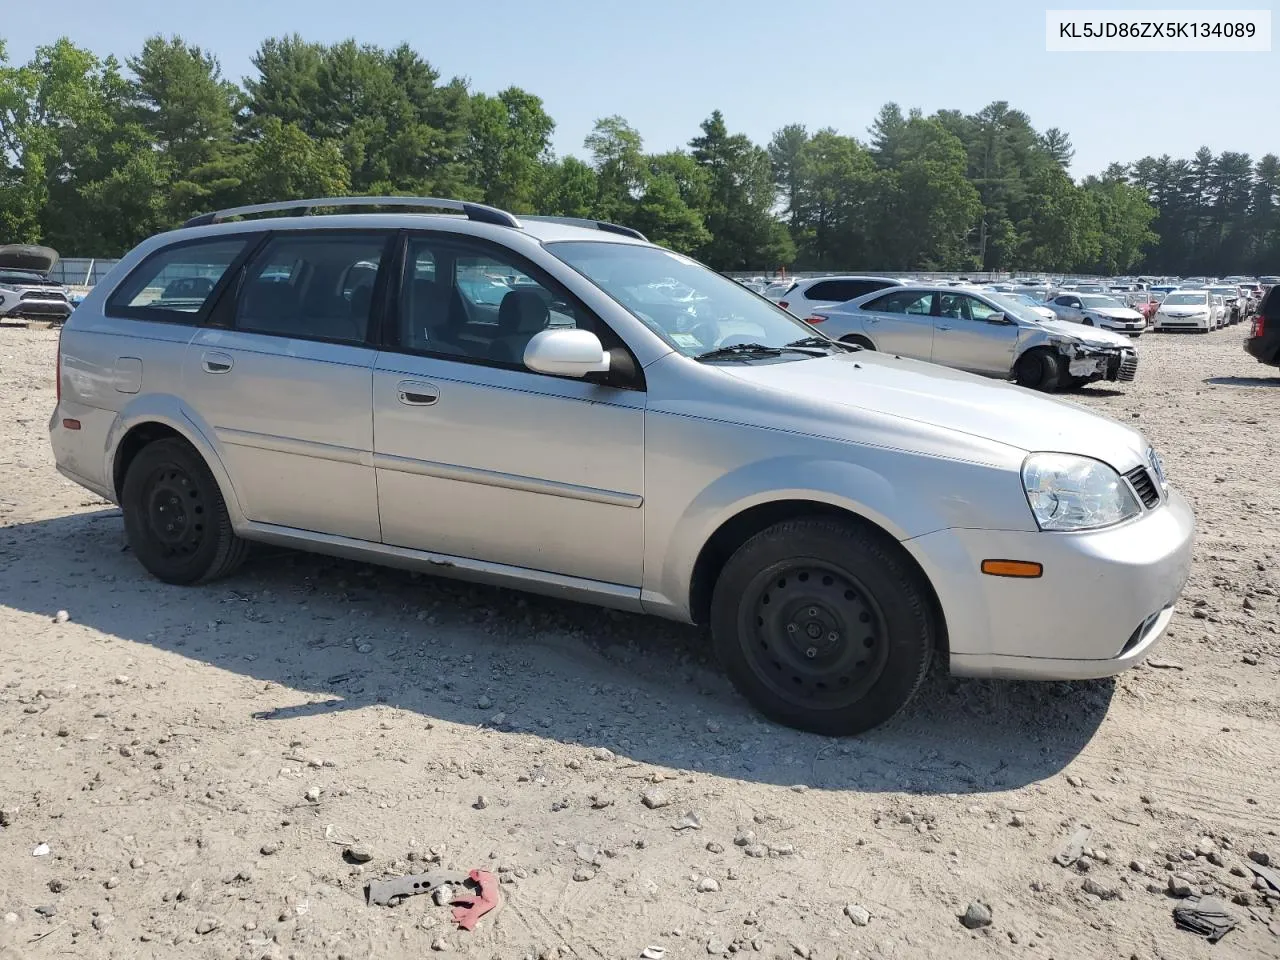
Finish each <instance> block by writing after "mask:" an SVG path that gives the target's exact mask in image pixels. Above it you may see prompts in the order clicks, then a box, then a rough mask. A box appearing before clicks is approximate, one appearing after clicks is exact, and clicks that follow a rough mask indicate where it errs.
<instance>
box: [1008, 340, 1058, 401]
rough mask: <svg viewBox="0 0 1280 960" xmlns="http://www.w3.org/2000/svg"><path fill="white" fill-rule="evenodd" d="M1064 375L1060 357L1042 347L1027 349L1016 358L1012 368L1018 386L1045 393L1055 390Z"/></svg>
mask: <svg viewBox="0 0 1280 960" xmlns="http://www.w3.org/2000/svg"><path fill="white" fill-rule="evenodd" d="M1065 375H1066V369H1065V367H1064V366H1063V363H1062V358H1061V357H1059V356H1058V355H1057V354H1056V353H1054V352H1053V351H1052V350H1047V349H1045V348H1044V347H1040V348H1038V349H1036V350H1028V351H1027V352H1026V353H1024V354H1023V355H1022V356H1021V357H1019V358H1018V362H1017V363H1016V364H1015V365H1014V368H1013V378H1014V380H1015V381H1016V382H1017V384H1018V386H1020V387H1029V388H1030V389H1032V390H1043V391H1044V392H1046V393H1052V392H1053V391H1055V390H1057V389H1058V388H1059V387H1060V386H1061V385H1062V381H1063V378H1064V377H1065Z"/></svg>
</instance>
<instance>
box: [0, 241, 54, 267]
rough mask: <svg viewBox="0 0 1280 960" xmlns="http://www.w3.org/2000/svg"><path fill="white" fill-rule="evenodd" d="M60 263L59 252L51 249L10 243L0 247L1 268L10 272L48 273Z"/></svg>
mask: <svg viewBox="0 0 1280 960" xmlns="http://www.w3.org/2000/svg"><path fill="white" fill-rule="evenodd" d="M57 262H58V251H57V250H54V249H52V248H51V247H36V246H32V245H31V244H27V243H8V244H5V245H3V246H0V267H5V268H8V269H9V270H34V271H35V272H36V273H48V272H49V271H50V270H52V269H53V267H54V265H55V264H56V263H57Z"/></svg>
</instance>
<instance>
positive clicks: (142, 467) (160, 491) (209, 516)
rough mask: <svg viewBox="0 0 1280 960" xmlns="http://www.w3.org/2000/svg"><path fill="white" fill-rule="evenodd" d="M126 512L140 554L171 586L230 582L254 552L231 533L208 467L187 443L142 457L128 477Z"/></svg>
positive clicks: (160, 444) (150, 448)
mask: <svg viewBox="0 0 1280 960" xmlns="http://www.w3.org/2000/svg"><path fill="white" fill-rule="evenodd" d="M120 506H121V509H122V510H123V512H124V526H125V533H126V535H127V536H128V538H129V545H130V546H131V547H132V548H133V552H134V554H135V555H136V556H137V557H138V560H139V562H140V563H141V564H142V565H143V566H144V567H146V568H147V570H148V571H150V572H151V573H152V574H153V575H154V576H156V577H157V578H159V579H161V580H164V581H165V582H167V583H179V584H189V583H200V582H202V581H205V580H213V579H216V578H217V577H221V576H225V575H226V574H228V573H230V572H231V571H232V570H233V569H234V568H235V567H237V566H239V564H240V563H241V562H242V561H243V560H244V557H245V555H246V554H247V552H248V543H247V542H246V541H244V540H241V539H240V538H239V537H237V536H236V535H235V532H234V531H233V530H232V529H231V519H230V517H229V516H228V515H227V507H226V503H225V502H224V501H223V499H222V492H221V491H220V490H219V489H218V483H217V481H216V480H215V479H214V476H213V473H212V472H211V471H210V470H209V467H208V464H206V463H205V462H204V460H203V458H202V457H201V456H200V454H199V453H198V452H196V450H195V448H194V447H192V446H191V445H190V444H189V443H187V442H186V441H185V440H178V439H165V440H157V441H156V442H155V443H151V444H148V445H147V446H146V447H143V449H142V450H141V451H139V453H138V455H137V456H136V457H134V459H133V462H132V463H130V464H129V468H128V471H127V472H126V473H125V480H124V489H123V490H122V492H121V497H120Z"/></svg>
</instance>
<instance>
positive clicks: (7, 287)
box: [0, 283, 18, 293]
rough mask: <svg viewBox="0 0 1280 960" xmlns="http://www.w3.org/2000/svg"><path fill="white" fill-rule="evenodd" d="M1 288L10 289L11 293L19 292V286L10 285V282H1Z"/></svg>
mask: <svg viewBox="0 0 1280 960" xmlns="http://www.w3.org/2000/svg"><path fill="white" fill-rule="evenodd" d="M0 290H8V291H9V292H10V293H17V292H18V288H17V287H14V286H10V285H9V284H7V283H0Z"/></svg>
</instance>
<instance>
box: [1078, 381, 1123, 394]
mask: <svg viewBox="0 0 1280 960" xmlns="http://www.w3.org/2000/svg"><path fill="white" fill-rule="evenodd" d="M1068 393H1073V394H1075V395H1076V396H1080V397H1122V396H1124V391H1123V390H1114V389H1112V388H1111V387H1098V386H1094V385H1093V384H1085V385H1083V386H1079V387H1075V388H1073V389H1071V390H1069V391H1068Z"/></svg>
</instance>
